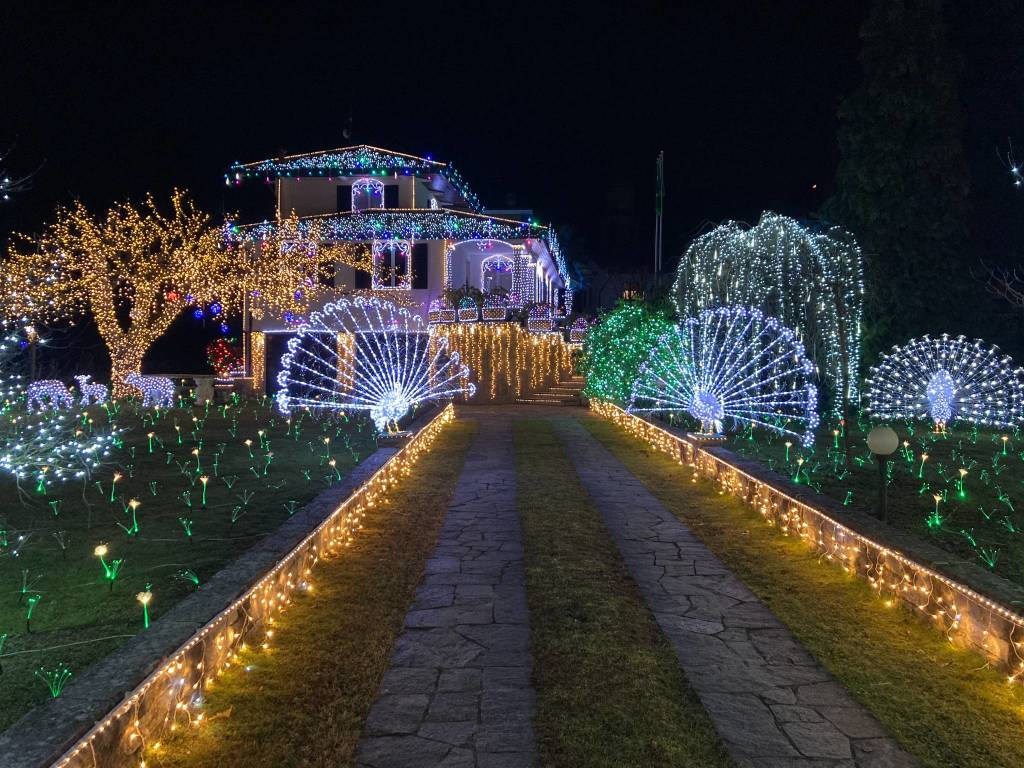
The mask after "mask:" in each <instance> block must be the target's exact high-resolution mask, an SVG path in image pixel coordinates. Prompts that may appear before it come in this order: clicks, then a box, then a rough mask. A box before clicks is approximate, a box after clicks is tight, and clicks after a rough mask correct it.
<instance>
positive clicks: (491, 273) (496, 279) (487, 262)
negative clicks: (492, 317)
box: [480, 254, 513, 293]
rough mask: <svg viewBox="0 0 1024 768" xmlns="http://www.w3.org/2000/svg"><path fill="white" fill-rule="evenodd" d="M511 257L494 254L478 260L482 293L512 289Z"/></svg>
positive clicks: (505, 291) (509, 290)
mask: <svg viewBox="0 0 1024 768" xmlns="http://www.w3.org/2000/svg"><path fill="white" fill-rule="evenodd" d="M512 264H513V262H512V258H511V257H510V256H503V255H501V254H496V255H494V256H488V257H487V258H485V259H484V260H483V261H481V262H480V288H481V290H483V292H484V293H492V292H493V291H495V290H500V291H501V292H503V293H509V292H511V290H512Z"/></svg>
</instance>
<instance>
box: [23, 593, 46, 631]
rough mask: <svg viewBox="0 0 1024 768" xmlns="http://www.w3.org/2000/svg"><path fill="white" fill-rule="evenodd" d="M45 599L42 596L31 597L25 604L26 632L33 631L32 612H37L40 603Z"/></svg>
mask: <svg viewBox="0 0 1024 768" xmlns="http://www.w3.org/2000/svg"><path fill="white" fill-rule="evenodd" d="M42 599H43V596H42V595H40V594H38V593H37V594H34V595H29V596H28V600H27V601H26V603H25V631H26V632H31V631H32V612H33V611H35V609H36V606H37V605H38V604H39V601H40V600H42Z"/></svg>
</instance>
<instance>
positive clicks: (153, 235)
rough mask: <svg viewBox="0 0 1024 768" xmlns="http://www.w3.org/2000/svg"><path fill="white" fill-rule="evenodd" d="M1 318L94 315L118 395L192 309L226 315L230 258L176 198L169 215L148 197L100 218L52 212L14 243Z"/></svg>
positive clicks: (203, 218)
mask: <svg viewBox="0 0 1024 768" xmlns="http://www.w3.org/2000/svg"><path fill="white" fill-rule="evenodd" d="M3 270H4V275H3V285H4V296H3V303H4V311H5V314H7V315H8V316H13V317H19V316H26V317H30V318H32V319H33V320H35V321H41V322H60V321H65V320H74V319H75V318H77V317H81V316H84V315H90V316H91V317H92V318H93V319H94V321H95V322H96V327H97V329H98V330H99V334H100V336H101V337H102V339H103V342H104V344H105V345H106V347H107V351H108V352H109V354H110V362H111V382H112V384H113V390H114V394H115V396H126V395H128V394H130V393H131V388H130V387H128V385H127V384H126V383H125V380H124V379H125V376H127V375H128V374H129V373H131V372H133V371H139V370H141V367H142V359H143V357H144V356H145V354H146V352H147V351H148V350H149V349H150V347H151V346H152V345H153V343H154V342H155V341H156V340H157V339H159V338H160V337H161V336H162V335H163V334H164V333H165V332H166V331H167V329H168V328H169V327H170V325H171V323H173V322H174V320H175V319H176V318H177V317H178V316H179V315H180V314H181V312H182V310H183V308H184V307H185V306H186V305H187V304H189V303H190V302H194V303H197V304H202V303H203V302H206V303H220V304H221V305H222V306H223V307H225V309H230V307H231V306H232V305H233V303H234V297H235V294H236V293H237V291H236V290H235V286H234V278H233V265H232V262H231V257H230V254H229V253H228V252H227V251H226V250H225V249H224V248H223V246H222V241H221V238H220V232H219V231H218V230H217V229H216V228H214V227H211V226H210V220H209V217H208V216H207V215H206V214H205V213H203V212H202V211H200V210H199V209H198V208H196V206H195V205H194V204H193V203H192V202H191V201H190V200H189V199H188V195H187V193H185V192H183V191H179V190H176V191H175V192H174V193H173V194H172V196H171V201H170V206H169V211H168V212H166V213H165V212H163V211H161V210H160V208H159V207H158V206H157V204H156V201H155V200H154V199H153V197H152V196H147V197H146V198H145V200H144V201H143V203H142V205H141V206H136V205H134V204H132V203H131V202H122V203H117V204H115V205H114V206H113V207H112V208H110V210H108V211H107V212H106V214H104V215H99V216H98V215H95V214H93V213H91V212H90V211H89V210H88V209H87V208H86V207H85V205H83V204H82V203H81V202H76V203H75V204H74V205H72V206H71V207H61V208H59V209H58V210H57V213H56V216H55V217H54V221H53V223H51V224H50V225H48V226H47V227H46V229H45V230H44V232H43V233H42V235H41V236H40V237H39V238H37V239H29V238H27V237H23V236H22V237H19V238H17V240H16V242H15V244H14V245H13V246H12V247H11V248H10V250H9V252H8V255H7V259H6V261H5V262H4V264H3Z"/></svg>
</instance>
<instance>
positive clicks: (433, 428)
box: [0, 405, 455, 768]
mask: <svg viewBox="0 0 1024 768" xmlns="http://www.w3.org/2000/svg"><path fill="white" fill-rule="evenodd" d="M454 415H455V411H454V408H453V407H452V406H451V405H448V406H447V407H445V408H443V409H442V410H441V411H440V412H436V413H433V414H431V415H430V416H428V417H427V418H425V419H424V420H423V422H425V423H423V422H421V423H420V424H419V425H417V424H413V425H412V429H413V431H414V432H415V435H414V437H412V438H411V439H410V440H409V441H408V442H407V443H406V444H405V445H404V446H403V447H402V448H401V449H397V450H396V449H395V448H380V449H378V450H377V451H376V452H375V453H373V454H372V455H371V456H369V457H368V458H367V459H365V460H364V461H363V462H362V463H361V464H359V465H358V466H357V467H356V468H355V469H354V470H353V471H352V473H351V474H349V476H348V477H346V478H344V479H343V480H342V481H341V482H339V483H338V485H336V486H334V487H332V488H330V489H328V490H327V491H325V492H323V493H322V494H320V495H319V496H317V497H316V499H314V500H313V501H312V502H311V503H310V504H308V505H307V506H306V507H304V508H303V509H302V510H300V511H299V512H297V513H296V514H295V515H293V516H292V517H290V518H289V519H288V520H287V521H286V522H285V523H284V524H283V525H282V526H281V527H280V528H279V529H278V530H276V531H275V532H274V533H272V534H270V535H269V536H268V537H267V538H266V539H265V540H264V541H263V542H261V543H260V544H258V545H257V546H255V547H254V548H253V549H251V550H249V551H248V552H246V553H245V554H244V555H242V556H241V557H240V558H238V559H237V560H236V561H235V562H234V563H232V564H231V565H229V566H227V567H226V568H224V569H223V570H221V571H219V572H218V573H217V574H216V575H215V576H214V577H213V578H212V579H210V580H209V581H208V582H207V583H206V584H205V585H204V586H203V588H202V589H201V590H199V591H198V592H196V593H195V594H193V595H191V596H189V597H188V598H186V599H185V600H183V601H182V602H181V603H179V604H178V605H177V606H175V607H174V608H172V609H171V610H170V611H168V612H167V613H166V614H165V615H164V616H161V617H160V619H159V620H157V621H155V622H154V623H153V626H152V627H151V628H150V629H149V630H148V631H146V632H143V633H140V634H139V635H138V636H137V637H135V638H133V639H132V640H130V641H129V642H128V643H126V644H125V645H124V646H123V647H121V648H120V649H118V650H117V651H115V652H114V653H112V654H111V655H110V656H108V657H107V658H106V659H104V660H103V661H101V662H99V663H97V664H95V665H93V666H92V667H90V668H89V669H88V670H87V671H86V672H85V673H84V674H83V675H81V677H79V678H78V679H76V680H75V681H74V682H73V683H71V684H69V685H68V686H67V688H65V690H64V693H63V694H62V695H61V697H60V698H57V699H53V700H51V701H49V702H47V703H46V704H44V705H41V706H39V707H37V708H35V709H34V710H32V711H30V712H29V713H27V714H26V715H25V716H24V717H22V718H21V719H20V720H19V721H18V722H16V723H15V724H14V725H12V726H11V727H10V728H9V729H7V730H6V731H5V732H3V733H2V734H0V765H2V766H3V768H43V767H44V766H57V768H139V767H140V766H141V765H144V763H145V758H146V755H147V750H149V749H152V748H153V745H154V744H156V743H157V742H158V741H159V740H160V739H161V738H164V737H165V736H166V735H167V733H168V732H170V731H171V730H174V729H175V728H181V727H187V726H188V725H189V724H190V723H192V722H194V721H195V720H197V719H201V718H202V716H203V714H202V712H203V710H202V700H203V695H204V691H205V689H206V686H207V685H208V684H209V683H210V682H211V681H212V679H213V678H214V677H216V675H217V674H219V673H220V672H221V671H223V670H224V669H226V668H227V667H228V666H230V664H231V662H232V660H233V659H234V658H235V656H236V654H237V652H238V651H239V649H240V648H242V647H244V645H245V644H246V643H249V644H253V643H261V644H262V643H266V642H269V641H270V635H271V634H272V632H271V631H269V630H270V625H272V624H273V621H274V615H275V614H276V613H277V612H278V611H279V610H280V609H281V608H282V607H283V606H285V605H287V604H288V603H289V602H290V601H291V595H292V593H293V592H294V591H295V590H296V589H303V588H305V586H306V578H307V577H308V576H309V574H310V572H311V570H312V569H313V568H314V567H315V565H316V564H317V562H318V561H319V560H320V558H321V557H324V556H330V555H333V554H336V553H338V552H340V551H341V550H342V549H343V548H344V547H345V546H346V545H347V544H348V542H349V541H351V540H352V537H353V536H354V535H355V533H356V530H357V528H358V525H359V522H360V521H361V520H362V518H363V516H364V515H365V514H366V512H367V511H368V510H370V509H372V508H373V507H374V506H375V504H376V502H377V500H378V499H379V497H380V496H381V495H382V494H383V493H385V492H386V490H387V488H388V487H389V486H392V485H394V484H396V483H397V482H399V480H400V479H401V478H402V477H403V476H405V475H407V474H408V472H409V467H410V466H411V465H412V463H414V462H415V461H416V459H417V458H418V457H419V456H420V454H421V453H422V452H423V451H425V450H427V449H428V448H429V447H430V445H431V443H432V442H433V440H434V438H435V437H436V436H437V434H438V433H439V431H440V430H441V428H442V427H443V426H444V425H445V424H447V423H448V422H449V421H451V420H452V419H453V418H454ZM427 419H429V420H427ZM417 426H418V427H419V428H418V429H417Z"/></svg>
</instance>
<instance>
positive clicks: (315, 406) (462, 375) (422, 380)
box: [276, 297, 476, 432]
mask: <svg viewBox="0 0 1024 768" xmlns="http://www.w3.org/2000/svg"><path fill="white" fill-rule="evenodd" d="M446 345H447V342H446V339H445V337H444V336H442V335H437V336H431V335H430V333H429V332H428V329H427V327H426V325H425V324H424V323H423V321H422V319H421V318H420V317H419V316H417V315H414V314H412V313H410V312H409V311H408V310H407V309H404V308H400V307H396V306H395V305H394V304H392V303H391V302H388V301H382V300H380V299H377V298H364V297H357V298H356V299H353V300H349V299H341V300H339V301H336V302H334V303H331V304H327V305H326V306H325V307H324V308H323V309H321V310H320V311H318V312H314V313H313V314H312V315H311V316H310V318H309V322H307V323H304V324H303V325H302V326H301V327H300V328H299V329H298V334H297V336H296V337H295V338H293V339H291V340H290V341H289V342H288V352H287V353H286V354H285V355H284V356H283V357H282V358H281V371H280V373H278V375H277V383H278V386H279V387H280V390H279V391H278V393H277V395H276V398H277V405H278V408H279V409H280V410H281V411H282V412H284V413H290V412H291V411H293V410H295V409H302V408H308V409H311V410H334V411H365V412H366V413H367V415H368V416H369V417H370V418H371V419H372V420H373V422H374V424H375V425H376V426H377V429H378V430H380V431H382V432H383V431H384V430H386V429H387V430H391V429H397V424H398V421H399V419H401V418H402V417H403V416H405V415H406V414H407V413H408V412H409V410H410V409H411V408H412V407H413V406H414V405H416V404H418V403H422V402H426V401H428V400H438V399H444V398H452V397H456V396H459V395H465V396H467V397H471V396H472V395H473V393H474V392H476V385H474V384H472V383H470V381H469V377H470V372H469V368H468V367H467V366H465V365H463V364H462V363H461V362H460V361H459V355H458V353H454V354H448V352H447V346H446Z"/></svg>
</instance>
